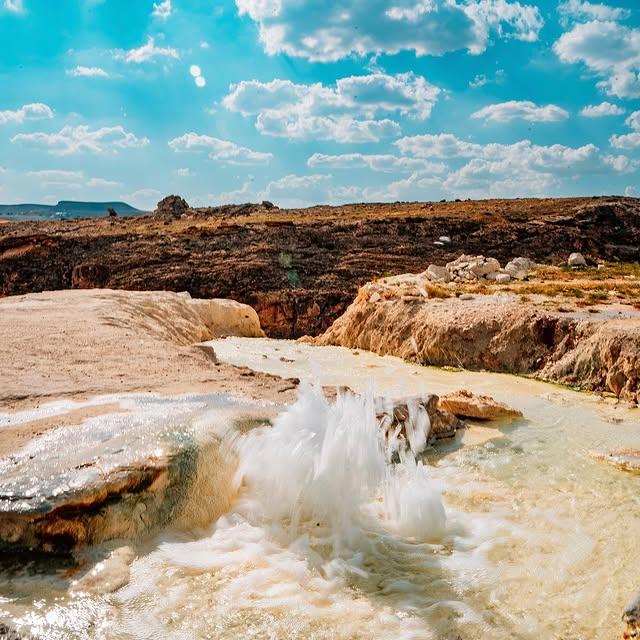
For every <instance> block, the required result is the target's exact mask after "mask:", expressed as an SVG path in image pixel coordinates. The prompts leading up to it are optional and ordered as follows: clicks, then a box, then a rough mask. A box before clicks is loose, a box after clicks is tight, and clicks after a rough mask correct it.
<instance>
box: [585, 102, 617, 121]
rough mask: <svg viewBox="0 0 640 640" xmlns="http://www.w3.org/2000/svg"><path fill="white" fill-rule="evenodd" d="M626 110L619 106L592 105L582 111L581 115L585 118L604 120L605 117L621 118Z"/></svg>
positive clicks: (603, 103)
mask: <svg viewBox="0 0 640 640" xmlns="http://www.w3.org/2000/svg"><path fill="white" fill-rule="evenodd" d="M623 113H624V109H623V108H622V107H619V106H618V105H617V104H611V103H610V102H601V103H600V104H595V105H594V104H590V105H588V106H586V107H584V109H582V110H581V111H580V115H581V116H584V117H585V118H603V117H605V116H620V115H622V114H623Z"/></svg>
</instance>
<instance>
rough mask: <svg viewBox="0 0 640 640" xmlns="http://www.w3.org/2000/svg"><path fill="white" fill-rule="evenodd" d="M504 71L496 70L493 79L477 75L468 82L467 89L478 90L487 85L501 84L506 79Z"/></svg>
mask: <svg viewBox="0 0 640 640" xmlns="http://www.w3.org/2000/svg"><path fill="white" fill-rule="evenodd" d="M506 75H507V74H506V73H505V72H504V69H498V70H497V71H496V72H495V74H494V75H493V77H489V76H486V75H485V74H484V73H479V74H477V75H476V76H475V77H474V78H473V80H470V81H469V87H471V88H472V89H479V88H480V87H484V86H485V85H487V84H502V83H503V82H504V80H505V78H506Z"/></svg>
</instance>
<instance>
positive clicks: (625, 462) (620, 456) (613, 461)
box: [589, 449, 640, 473]
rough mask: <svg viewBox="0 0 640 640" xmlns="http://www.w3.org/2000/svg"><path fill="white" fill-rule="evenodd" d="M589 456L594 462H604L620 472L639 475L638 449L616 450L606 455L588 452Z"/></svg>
mask: <svg viewBox="0 0 640 640" xmlns="http://www.w3.org/2000/svg"><path fill="white" fill-rule="evenodd" d="M589 455H590V456H591V457H592V458H593V459H594V460H599V461H601V462H606V463H607V464H610V465H612V466H614V467H617V468H618V469H621V470H622V471H630V472H632V473H640V449H616V450H613V451H608V452H606V453H603V452H601V451H590V452H589Z"/></svg>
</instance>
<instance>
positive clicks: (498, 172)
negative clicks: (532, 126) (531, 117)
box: [395, 134, 635, 196]
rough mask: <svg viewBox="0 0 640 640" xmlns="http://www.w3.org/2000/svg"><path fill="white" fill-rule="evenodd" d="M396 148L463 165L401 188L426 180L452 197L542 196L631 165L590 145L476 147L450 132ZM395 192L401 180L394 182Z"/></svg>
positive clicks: (525, 142)
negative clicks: (576, 179)
mask: <svg viewBox="0 0 640 640" xmlns="http://www.w3.org/2000/svg"><path fill="white" fill-rule="evenodd" d="M396 146H397V147H398V148H399V149H400V151H401V152H402V153H403V154H408V155H410V156H412V157H416V158H425V159H430V160H433V159H446V160H449V161H457V162H458V163H459V162H460V160H462V165H461V166H459V167H457V168H456V169H455V170H452V171H450V172H449V173H448V174H447V175H446V176H445V177H444V178H443V179H439V178H438V177H437V176H432V175H431V176H425V174H424V173H423V172H416V173H415V174H413V175H412V176H411V177H410V178H409V179H408V180H407V181H405V186H407V185H412V188H415V185H416V184H418V183H420V181H421V180H424V179H428V180H429V182H428V183H424V182H422V183H421V184H422V185H423V186H424V185H425V184H429V185H432V186H433V185H436V184H439V186H440V187H441V189H442V190H444V191H445V192H449V193H453V194H466V195H467V196H469V195H474V196H503V195H504V196H507V195H509V196H513V195H516V194H517V195H542V194H545V193H548V191H549V190H551V189H552V188H555V187H558V186H559V185H560V184H561V181H562V180H563V179H567V178H572V177H574V176H578V175H582V176H584V175H601V174H606V173H608V172H610V171H615V172H618V173H626V172H628V171H632V170H635V164H634V163H633V162H631V161H629V160H628V159H627V158H625V157H624V156H611V155H603V154H602V153H601V151H600V149H598V147H596V146H595V145H593V144H587V145H583V146H581V147H567V146H564V145H560V144H554V145H549V146H544V145H536V144H533V143H532V142H530V141H529V140H521V141H519V142H515V143H513V144H497V143H490V144H477V143H473V142H468V141H466V140H460V139H459V138H457V137H456V136H454V135H452V134H439V135H431V134H426V135H422V136H410V137H405V138H401V139H400V140H398V141H397V142H396ZM395 184H396V188H398V185H400V184H401V183H400V182H397V183H395Z"/></svg>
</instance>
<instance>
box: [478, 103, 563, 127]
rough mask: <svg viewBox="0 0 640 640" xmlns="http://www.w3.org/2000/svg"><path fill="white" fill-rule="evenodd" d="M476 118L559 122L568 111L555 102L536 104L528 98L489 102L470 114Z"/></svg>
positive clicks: (499, 120)
mask: <svg viewBox="0 0 640 640" xmlns="http://www.w3.org/2000/svg"><path fill="white" fill-rule="evenodd" d="M471 117H472V118H475V119H477V120H491V121H493V122H511V121H512V120H526V121H527V122H559V121H561V120H566V119H567V118H568V117H569V113H568V112H567V111H565V110H564V109H561V108H560V107H558V106H557V105H555V104H547V105H544V106H538V105H537V104H535V103H534V102H531V101H529V100H509V101H508V102H500V103H497V104H490V105H488V106H486V107H483V108H482V109H480V110H479V111H476V112H475V113H472V114H471Z"/></svg>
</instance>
